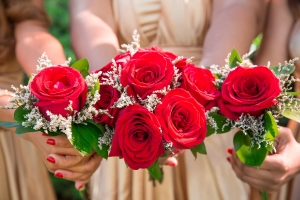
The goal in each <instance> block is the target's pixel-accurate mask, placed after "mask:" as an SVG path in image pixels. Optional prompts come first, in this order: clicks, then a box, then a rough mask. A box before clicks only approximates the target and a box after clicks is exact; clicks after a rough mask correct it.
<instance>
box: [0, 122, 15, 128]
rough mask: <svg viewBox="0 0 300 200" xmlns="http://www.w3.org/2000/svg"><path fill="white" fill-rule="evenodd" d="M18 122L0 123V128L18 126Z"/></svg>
mask: <svg viewBox="0 0 300 200" xmlns="http://www.w3.org/2000/svg"><path fill="white" fill-rule="evenodd" d="M19 124H20V123H19V122H0V126H2V127H4V128H13V127H17V126H19Z"/></svg>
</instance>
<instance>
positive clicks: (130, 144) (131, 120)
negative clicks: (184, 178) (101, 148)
mask: <svg viewBox="0 0 300 200" xmlns="http://www.w3.org/2000/svg"><path fill="white" fill-rule="evenodd" d="M119 116H120V117H119V118H118V119H117V124H116V129H115V134H114V136H113V139H112V146H111V151H110V154H109V156H119V157H124V160H125V162H126V163H127V164H128V166H129V167H130V168H131V169H134V170H137V169H139V168H148V167H150V166H151V165H152V164H153V163H154V162H155V161H156V159H157V158H158V157H159V156H161V155H162V154H163V153H164V146H163V141H162V134H161V132H160V128H159V127H160V124H159V122H158V120H157V118H156V117H155V115H154V114H153V113H151V112H149V111H148V110H147V109H146V108H144V107H142V106H140V105H137V104H135V105H131V106H128V107H126V108H125V109H124V110H122V111H121V113H120V115H119Z"/></svg>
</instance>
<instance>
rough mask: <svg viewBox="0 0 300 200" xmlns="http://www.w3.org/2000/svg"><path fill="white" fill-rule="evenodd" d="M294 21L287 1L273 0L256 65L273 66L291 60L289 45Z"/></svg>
mask: <svg viewBox="0 0 300 200" xmlns="http://www.w3.org/2000/svg"><path fill="white" fill-rule="evenodd" d="M293 23H294V19H293V16H292V13H291V10H290V9H289V7H288V3H287V1H286V0H272V1H271V4H270V8H269V13H268V17H267V21H266V25H265V28H264V31H263V39H262V42H261V45H260V48H259V50H258V53H257V56H256V58H255V63H256V64H263V65H266V64H267V63H268V61H270V62H271V65H277V64H278V63H279V62H280V63H283V62H284V61H286V60H288V59H289V56H288V43H289V39H290V34H291V30H292V26H293Z"/></svg>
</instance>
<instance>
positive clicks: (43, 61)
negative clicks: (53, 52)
mask: <svg viewBox="0 0 300 200" xmlns="http://www.w3.org/2000/svg"><path fill="white" fill-rule="evenodd" d="M50 66H52V63H51V60H49V58H48V56H47V55H46V53H45V52H44V53H43V54H42V56H41V57H40V58H39V59H38V65H37V66H36V71H37V72H40V71H42V70H43V69H44V68H46V67H50Z"/></svg>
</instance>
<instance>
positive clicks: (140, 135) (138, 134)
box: [133, 131, 148, 141]
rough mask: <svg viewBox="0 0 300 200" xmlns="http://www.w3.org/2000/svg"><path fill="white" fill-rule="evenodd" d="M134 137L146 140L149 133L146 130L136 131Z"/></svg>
mask: <svg viewBox="0 0 300 200" xmlns="http://www.w3.org/2000/svg"><path fill="white" fill-rule="evenodd" d="M133 137H134V139H136V140H138V141H145V140H147V139H148V133H146V132H144V131H137V132H136V133H134V135H133Z"/></svg>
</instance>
